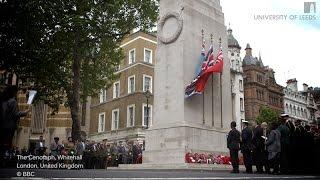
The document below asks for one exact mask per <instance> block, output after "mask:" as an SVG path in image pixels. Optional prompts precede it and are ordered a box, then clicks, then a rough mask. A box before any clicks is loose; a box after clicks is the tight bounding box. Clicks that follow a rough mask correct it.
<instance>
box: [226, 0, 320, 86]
mask: <svg viewBox="0 0 320 180" xmlns="http://www.w3.org/2000/svg"><path fill="white" fill-rule="evenodd" d="M305 1H306V2H315V3H316V6H315V7H316V13H313V11H312V12H311V13H305V12H304V3H305ZM220 4H221V6H222V11H223V13H224V17H225V25H226V26H227V27H229V23H230V27H231V29H232V30H233V35H234V37H235V38H236V39H237V40H238V42H239V44H240V46H241V47H242V49H241V51H242V53H241V57H242V58H243V57H244V54H245V51H244V49H245V47H246V44H247V43H249V44H250V46H251V48H252V52H253V56H259V52H260V53H261V58H262V61H263V63H264V65H268V66H269V67H271V68H273V69H274V71H275V78H276V81H277V83H278V84H280V85H282V86H286V80H287V79H291V78H296V79H297V80H298V87H299V90H302V84H303V83H306V84H308V85H309V86H313V87H320V0H239V1H238V0H220ZM311 8H312V6H311ZM275 15H276V16H275ZM266 17H267V18H269V19H265V18H266ZM263 18H264V19H263ZM270 18H272V19H270Z"/></svg>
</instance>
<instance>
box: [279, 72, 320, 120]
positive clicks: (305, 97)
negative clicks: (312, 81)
mask: <svg viewBox="0 0 320 180" xmlns="http://www.w3.org/2000/svg"><path fill="white" fill-rule="evenodd" d="M311 90H312V89H311V88H309V87H308V85H307V84H303V90H302V91H299V90H298V81H297V80H296V79H295V78H294V79H289V80H288V81H287V86H286V87H285V88H284V90H283V92H284V104H283V105H284V111H285V113H287V114H289V116H290V117H291V119H293V120H301V121H302V122H304V123H311V122H313V121H315V120H316V118H315V112H316V111H317V107H316V104H315V101H314V98H313V95H312V93H311Z"/></svg>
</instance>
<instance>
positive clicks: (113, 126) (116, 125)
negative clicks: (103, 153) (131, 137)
mask: <svg viewBox="0 0 320 180" xmlns="http://www.w3.org/2000/svg"><path fill="white" fill-rule="evenodd" d="M111 123H112V124H111V130H117V129H119V109H114V110H112V121H111Z"/></svg>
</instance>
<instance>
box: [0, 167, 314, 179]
mask: <svg viewBox="0 0 320 180" xmlns="http://www.w3.org/2000/svg"><path fill="white" fill-rule="evenodd" d="M0 178H1V179H48V178H50V179H64V178H66V179H82V178H83V179H117V180H122V179H137V180H140V179H141V180H142V179H152V180H155V179H172V180H175V179H178V180H183V179H186V180H188V179H195V180H201V179H286V180H291V179H320V176H316V175H268V174H245V173H241V172H240V173H239V174H231V173H230V172H229V171H225V170H211V171H208V170H117V169H108V170H94V169H82V170H66V169H59V170H52V169H50V170H48V169H30V170H28V169H20V170H17V169H0Z"/></svg>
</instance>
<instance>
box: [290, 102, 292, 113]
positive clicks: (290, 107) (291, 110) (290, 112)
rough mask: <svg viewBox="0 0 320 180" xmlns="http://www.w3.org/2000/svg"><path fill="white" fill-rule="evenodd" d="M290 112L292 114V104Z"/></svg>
mask: <svg viewBox="0 0 320 180" xmlns="http://www.w3.org/2000/svg"><path fill="white" fill-rule="evenodd" d="M290 114H292V105H291V104H290Z"/></svg>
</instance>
